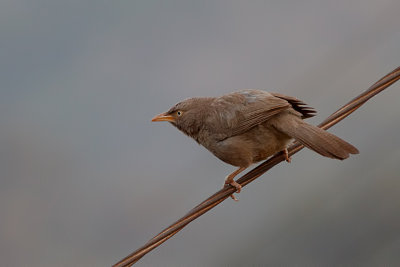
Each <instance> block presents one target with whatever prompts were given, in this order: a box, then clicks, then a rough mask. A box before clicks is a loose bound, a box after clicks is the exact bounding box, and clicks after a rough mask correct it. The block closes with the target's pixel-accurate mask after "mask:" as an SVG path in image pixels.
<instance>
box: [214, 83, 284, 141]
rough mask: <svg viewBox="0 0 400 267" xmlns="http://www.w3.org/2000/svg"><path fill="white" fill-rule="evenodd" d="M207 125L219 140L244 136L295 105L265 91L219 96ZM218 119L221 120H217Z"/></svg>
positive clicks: (246, 91) (240, 92)
mask: <svg viewBox="0 0 400 267" xmlns="http://www.w3.org/2000/svg"><path fill="white" fill-rule="evenodd" d="M212 105H213V107H214V109H213V110H215V112H216V113H215V114H214V116H212V118H213V119H210V120H209V121H208V122H207V124H208V125H209V130H211V131H213V132H214V133H215V134H216V135H217V136H218V139H225V138H228V137H231V136H235V135H240V134H242V133H244V132H246V131H248V130H250V129H251V128H253V127H254V126H257V125H258V124H261V123H263V122H265V121H267V120H268V119H269V118H271V117H272V116H274V115H276V114H278V113H280V112H282V111H283V110H286V109H288V108H290V107H291V104H290V103H289V102H288V101H287V100H286V99H284V98H281V97H276V96H274V95H272V94H270V93H268V92H265V91H261V90H243V91H239V92H235V93H231V94H228V95H224V96H221V97H219V98H216V99H215V100H214V102H213V104H212ZM215 118H217V120H215Z"/></svg>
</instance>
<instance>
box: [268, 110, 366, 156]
mask: <svg viewBox="0 0 400 267" xmlns="http://www.w3.org/2000/svg"><path fill="white" fill-rule="evenodd" d="M284 116H285V115H284ZM286 116H288V117H287V118H285V120H279V123H274V126H275V128H276V129H277V130H279V131H281V132H283V133H285V134H287V135H289V136H290V137H292V138H294V139H296V140H297V141H299V142H300V143H301V144H303V145H304V146H306V147H308V148H309V149H312V150H314V151H315V152H317V153H318V154H320V155H322V156H325V157H328V158H334V159H340V160H343V159H346V158H348V157H349V154H358V153H359V152H358V149H357V148H355V147H354V146H352V145H351V144H349V143H347V142H346V141H344V140H342V139H340V138H339V137H337V136H336V135H333V134H331V133H328V132H327V131H325V130H322V129H321V128H318V127H316V126H313V125H311V124H308V123H306V122H305V121H303V120H302V119H300V118H298V117H297V116H293V115H290V114H287V115H286ZM282 122H283V123H282Z"/></svg>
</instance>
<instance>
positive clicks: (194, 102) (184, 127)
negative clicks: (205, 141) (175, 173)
mask: <svg viewBox="0 0 400 267" xmlns="http://www.w3.org/2000/svg"><path fill="white" fill-rule="evenodd" d="M212 100H213V99H212V98H189V99H186V100H184V101H182V102H179V103H178V104H176V105H174V106H173V107H172V108H170V109H169V110H168V111H167V112H164V113H161V114H159V115H157V116H155V117H154V118H153V119H152V120H151V121H168V122H170V123H171V124H172V125H174V126H175V127H177V128H178V129H179V130H181V131H182V132H184V133H185V134H187V135H189V136H190V137H193V138H194V139H196V140H197V136H198V133H199V131H200V130H201V128H202V127H203V125H204V119H205V117H206V116H208V113H209V112H208V110H209V107H210V103H211V102H212ZM197 141H198V140H197Z"/></svg>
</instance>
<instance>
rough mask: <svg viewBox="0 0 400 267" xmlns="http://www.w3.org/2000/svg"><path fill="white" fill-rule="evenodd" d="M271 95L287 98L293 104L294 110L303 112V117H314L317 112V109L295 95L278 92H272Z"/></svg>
mask: <svg viewBox="0 0 400 267" xmlns="http://www.w3.org/2000/svg"><path fill="white" fill-rule="evenodd" d="M271 95H273V96H276V97H279V98H282V99H285V100H286V101H287V102H289V104H290V105H292V108H293V109H294V110H296V111H298V112H300V113H301V118H302V119H307V118H311V117H314V116H315V114H316V113H317V111H316V110H315V109H313V108H312V107H308V106H307V104H306V103H304V102H303V101H301V100H299V99H297V98H295V97H292V96H287V95H282V94H278V93H271Z"/></svg>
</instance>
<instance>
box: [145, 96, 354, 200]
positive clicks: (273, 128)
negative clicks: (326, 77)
mask: <svg viewBox="0 0 400 267" xmlns="http://www.w3.org/2000/svg"><path fill="white" fill-rule="evenodd" d="M315 115H316V111H315V109H313V108H311V107H309V106H307V104H305V103H304V102H303V101H301V100H299V99H297V98H295V97H291V96H286V95H283V94H279V93H270V92H267V91H263V90H256V89H246V90H240V91H235V92H232V93H229V94H225V95H222V96H219V97H193V98H188V99H186V100H183V101H181V102H179V103H177V104H176V105H174V106H172V107H171V108H170V109H169V110H168V111H166V112H163V113H161V114H159V115H157V116H155V117H154V118H153V119H152V121H167V122H170V123H171V124H172V125H173V126H175V127H176V128H177V129H179V130H180V131H181V132H183V133H184V134H186V135H187V136H189V137H191V138H193V139H194V140H195V141H196V142H197V143H198V144H200V145H202V146H204V147H205V148H206V149H207V150H209V151H210V152H211V153H212V154H214V155H215V156H216V157H217V158H219V159H220V160H222V161H223V162H225V163H228V164H230V165H233V166H236V167H238V168H237V169H236V170H235V171H233V172H232V173H231V174H229V175H228V176H226V178H225V181H224V187H225V186H229V185H231V186H233V187H235V188H236V193H240V191H241V188H242V187H241V185H240V184H239V183H237V182H236V181H235V180H234V178H235V177H236V176H237V175H238V174H239V173H241V172H242V171H244V170H245V169H246V168H248V167H249V166H250V165H252V164H254V163H257V162H260V161H262V160H265V159H267V158H269V157H271V156H272V155H274V154H276V153H283V154H284V157H285V160H286V161H287V162H291V158H290V157H289V155H288V150H287V148H288V146H289V145H290V144H291V143H292V142H293V140H296V141H298V142H300V143H301V144H302V145H304V146H305V147H307V148H309V149H311V150H313V151H315V152H317V153H318V154H320V155H322V156H324V157H328V158H333V159H338V160H344V159H346V158H348V157H349V154H358V153H359V151H358V149H357V148H355V147H354V146H353V145H351V144H349V143H347V142H346V141H344V140H342V139H341V138H339V137H337V136H336V135H334V134H331V133H329V132H327V131H325V130H323V129H321V128H318V127H316V126H313V125H311V124H309V123H307V122H305V121H304V119H307V118H310V117H313V116H315ZM231 198H232V199H234V200H236V201H237V198H236V197H235V195H234V194H232V195H231Z"/></svg>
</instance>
